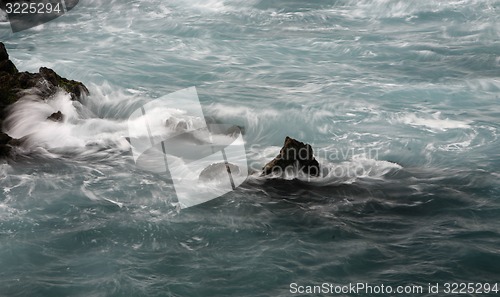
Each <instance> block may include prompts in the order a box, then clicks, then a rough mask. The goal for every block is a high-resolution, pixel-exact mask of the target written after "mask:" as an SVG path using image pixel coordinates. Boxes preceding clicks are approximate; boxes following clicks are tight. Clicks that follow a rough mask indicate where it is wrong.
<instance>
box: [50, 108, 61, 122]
mask: <svg viewBox="0 0 500 297" xmlns="http://www.w3.org/2000/svg"><path fill="white" fill-rule="evenodd" d="M47 120H51V121H54V122H62V121H63V120H64V115H63V114H62V112H61V111H60V110H59V111H58V112H54V113H53V114H51V115H50V116H48V117H47Z"/></svg>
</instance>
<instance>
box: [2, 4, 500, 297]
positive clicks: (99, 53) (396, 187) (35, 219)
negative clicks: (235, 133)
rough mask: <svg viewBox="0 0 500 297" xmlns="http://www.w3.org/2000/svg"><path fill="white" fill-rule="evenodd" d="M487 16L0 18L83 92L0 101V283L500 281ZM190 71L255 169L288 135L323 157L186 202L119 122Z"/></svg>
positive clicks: (130, 12) (188, 286)
mask: <svg viewBox="0 0 500 297" xmlns="http://www.w3.org/2000/svg"><path fill="white" fill-rule="evenodd" d="M499 21H500V3H499V2H498V1H488V0H483V1H482V0H471V1H439V2H437V1H427V0H425V1H395V0H380V1H375V0H362V1H312V2H306V1H237V0H234V1H233V0H229V1H222V0H210V1H201V0H188V1H180V0H175V1H159V0H156V1H142V0H136V1H91V0H89V1H80V3H79V4H78V6H77V7H76V8H74V9H73V10H71V12H70V13H68V14H66V15H64V16H63V17H60V18H58V19H57V20H54V21H52V22H49V23H46V24H44V25H42V26H39V27H36V28H33V29H30V30H27V31H22V32H20V33H16V34H12V33H11V32H10V28H9V25H8V23H0V40H1V41H2V42H4V43H5V44H6V47H7V49H8V51H9V54H10V56H11V59H12V60H13V62H14V63H15V64H16V65H17V67H18V68H19V69H20V70H22V71H32V72H35V71H37V70H38V68H39V67H41V66H47V67H51V68H53V69H54V70H55V71H57V72H58V73H59V74H60V75H62V76H64V77H67V78H71V79H76V80H80V81H82V82H84V83H85V84H86V85H87V86H88V87H89V89H90V92H91V96H89V97H88V98H86V99H85V100H84V102H83V105H78V104H72V103H71V102H70V101H69V98H68V97H67V96H65V95H64V94H58V95H57V96H56V98H54V100H52V101H50V102H48V103H38V104H25V105H23V104H20V105H19V106H18V108H17V109H16V110H15V111H14V112H13V113H12V114H11V125H10V127H9V128H8V132H9V133H10V134H12V135H13V136H16V137H22V136H28V140H29V141H28V142H27V144H26V145H25V146H24V147H22V148H20V149H19V150H18V151H17V153H16V156H15V158H14V159H13V160H10V161H8V162H6V161H3V163H2V164H1V165H0V176H1V180H0V184H1V187H2V189H3V191H1V192H0V296H293V295H294V294H292V292H290V284H291V283H297V284H299V285H317V284H322V283H324V282H327V283H332V284H337V285H346V284H349V283H357V282H366V283H368V284H373V285H379V284H385V285H390V286H394V287H396V286H398V285H422V286H424V287H425V288H426V289H425V291H424V292H423V293H421V294H414V296H445V295H446V296H449V294H445V293H444V291H443V289H444V283H452V282H473V283H491V284H493V283H495V282H500V268H499V267H500V266H499V265H500V252H499V250H500V249H499V248H500V239H499V238H500V237H499V235H500V234H499V230H500V223H499V221H498V217H499V215H500V200H499V197H500V182H499V177H500V173H499V171H498V168H499V167H500V154H499V151H498V147H499V145H500V141H499V139H498V135H499V129H500V123H499V119H500V108H499V107H498V103H499V100H500V99H499V91H500V30H499V28H500V26H499ZM191 86H196V88H197V90H198V94H199V98H200V101H201V104H202V107H203V110H204V113H205V115H208V116H211V117H214V118H216V119H217V120H219V121H223V122H226V123H231V124H236V125H240V126H243V127H245V135H244V137H245V141H246V143H245V146H246V148H247V158H248V163H249V166H250V167H252V168H259V167H260V166H262V165H264V164H265V163H266V162H267V161H269V160H270V159H272V158H273V157H274V156H275V155H276V154H277V152H278V150H279V148H280V147H281V145H282V143H283V139H284V138H285V136H287V135H289V136H292V137H295V138H297V139H300V140H302V141H306V142H308V143H311V144H312V146H313V148H314V150H315V152H316V155H317V156H318V159H319V161H320V163H321V164H322V165H323V167H324V168H328V169H329V170H330V174H329V175H328V176H326V177H323V178H319V179H315V180H312V181H298V180H291V179H286V180H276V179H264V178H259V177H258V176H250V177H249V178H248V179H247V181H246V182H245V183H244V184H243V185H242V186H240V187H239V188H238V189H237V190H236V191H234V192H231V193H228V194H226V195H224V196H223V197H220V198H218V199H215V200H212V201H210V202H208V203H205V204H202V205H198V206H196V207H193V208H189V209H185V210H182V211H180V212H178V209H177V208H176V198H175V197H176V196H175V192H174V190H173V185H172V182H171V180H169V179H168V178H167V177H166V176H165V175H163V174H158V173H152V172H148V171H145V170H142V169H140V168H138V167H137V166H135V164H134V161H133V158H132V155H131V153H130V148H129V147H128V144H127V142H126V141H124V137H126V136H127V119H128V116H129V115H130V114H131V112H132V111H134V110H135V109H137V108H138V107H140V106H141V105H142V104H144V103H146V102H150V101H151V100H154V99H157V98H159V97H161V96H163V95H165V94H168V93H171V92H174V91H178V90H180V89H183V88H187V87H191ZM179 109H182V106H179ZM57 110H61V111H63V113H64V114H65V115H67V119H66V120H65V122H64V123H48V122H46V121H45V118H46V116H47V115H50V114H51V113H52V112H55V111H57ZM429 283H433V284H434V283H440V284H441V287H440V288H441V291H440V292H439V293H437V294H431V293H429V292H428V290H427V287H428V284H429ZM316 295H320V294H316ZM326 295H327V294H326ZM331 295H334V294H331ZM340 295H342V294H340ZM343 295H344V296H355V295H353V294H349V293H348V294H343ZM359 295H361V296H372V295H375V294H368V293H367V294H359ZM387 295H390V294H385V296H387ZM393 295H396V294H393ZM463 295H464V296H484V295H490V296H491V295H492V294H475V295H474V294H463Z"/></svg>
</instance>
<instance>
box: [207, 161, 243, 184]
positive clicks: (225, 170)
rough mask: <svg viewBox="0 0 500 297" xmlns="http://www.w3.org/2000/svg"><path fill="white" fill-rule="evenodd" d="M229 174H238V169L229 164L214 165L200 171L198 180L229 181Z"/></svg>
mask: <svg viewBox="0 0 500 297" xmlns="http://www.w3.org/2000/svg"><path fill="white" fill-rule="evenodd" d="M229 172H231V174H240V168H239V167H238V166H236V165H234V164H231V163H222V162H221V163H214V164H211V165H210V166H208V167H207V168H205V169H203V170H202V171H201V173H200V176H199V180H201V181H217V180H229V175H228V174H229Z"/></svg>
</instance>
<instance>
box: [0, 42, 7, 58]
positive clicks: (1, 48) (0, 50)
mask: <svg viewBox="0 0 500 297" xmlns="http://www.w3.org/2000/svg"><path fill="white" fill-rule="evenodd" d="M8 59H9V54H8V53H7V49H6V48H5V45H4V44H3V43H1V42H0V61H5V60H8Z"/></svg>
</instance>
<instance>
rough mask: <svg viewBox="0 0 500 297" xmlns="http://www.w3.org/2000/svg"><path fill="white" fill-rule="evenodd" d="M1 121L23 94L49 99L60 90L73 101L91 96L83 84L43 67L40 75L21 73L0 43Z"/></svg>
mask: <svg viewBox="0 0 500 297" xmlns="http://www.w3.org/2000/svg"><path fill="white" fill-rule="evenodd" d="M0 82H1V84H0V120H2V119H3V118H5V112H4V110H5V108H6V107H7V106H9V105H11V104H12V103H14V102H16V101H17V100H19V98H21V97H22V95H23V92H27V90H28V89H29V90H31V92H32V93H34V94H36V95H39V96H40V97H42V98H41V99H47V98H49V97H50V96H52V95H54V94H55V93H56V91H57V90H58V89H59V88H60V89H63V90H64V91H66V92H67V93H68V94H70V96H71V100H80V99H82V98H83V95H89V90H88V89H87V87H85V85H84V84H83V83H81V82H78V81H74V80H68V79H66V78H63V77H61V76H59V75H58V74H57V73H55V72H54V70H52V69H49V68H46V67H41V68H40V70H39V72H38V73H30V72H19V71H18V70H17V68H16V66H15V65H14V64H13V63H12V61H11V60H9V55H8V53H7V50H6V49H5V45H4V44H3V43H1V42H0Z"/></svg>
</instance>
